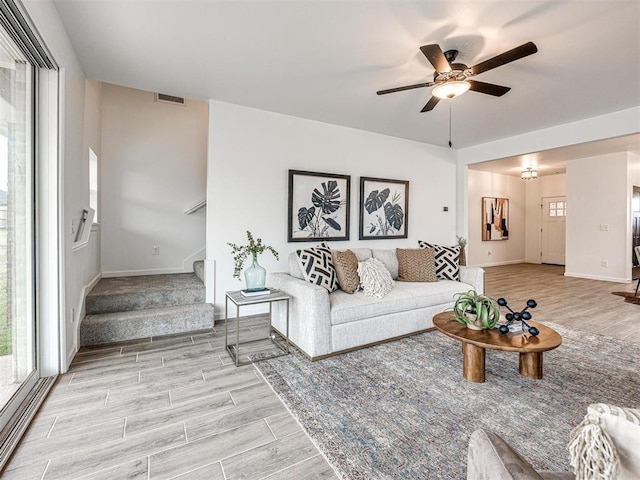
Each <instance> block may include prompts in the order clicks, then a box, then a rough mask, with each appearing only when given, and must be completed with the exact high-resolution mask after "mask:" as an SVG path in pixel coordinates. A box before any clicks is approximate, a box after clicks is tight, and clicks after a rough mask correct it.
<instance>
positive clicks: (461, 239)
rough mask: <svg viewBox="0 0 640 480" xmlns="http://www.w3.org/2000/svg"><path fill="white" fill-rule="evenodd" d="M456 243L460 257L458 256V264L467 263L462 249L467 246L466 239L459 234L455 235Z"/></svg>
mask: <svg viewBox="0 0 640 480" xmlns="http://www.w3.org/2000/svg"><path fill="white" fill-rule="evenodd" d="M456 244H457V245H458V246H459V247H460V257H458V264H459V265H466V264H467V256H466V254H465V251H464V249H465V248H466V246H467V239H466V238H464V237H461V236H459V235H458V236H456Z"/></svg>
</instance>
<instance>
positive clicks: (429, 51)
mask: <svg viewBox="0 0 640 480" xmlns="http://www.w3.org/2000/svg"><path fill="white" fill-rule="evenodd" d="M420 51H421V52H422V53H423V54H424V56H425V57H427V60H429V63H431V65H433V68H435V69H436V71H435V72H434V73H433V82H426V83H416V84H415V85H406V86H404V87H397V88H390V89H388V90H380V91H378V92H376V93H377V94H378V95H386V94H387V93H394V92H401V91H403V90H411V89H413V88H422V87H433V86H435V87H436V88H434V89H433V91H432V92H431V93H432V97H431V99H430V100H429V101H428V102H427V104H426V105H425V106H424V107H423V108H422V110H420V112H428V111H430V110H433V108H434V107H435V106H436V105H437V104H438V102H439V101H440V100H441V99H444V98H454V97H457V96H458V95H462V94H463V93H464V92H466V91H467V90H472V91H474V92H479V93H485V94H487V95H493V96H494V97H501V96H502V95H504V94H505V93H507V92H508V91H509V90H511V88H510V87H503V86H502V85H496V84H493V83H485V82H479V81H477V80H471V79H470V78H471V77H474V76H476V75H479V74H481V73H483V72H486V71H487V70H491V69H493V68H497V67H500V66H502V65H505V64H507V63H511V62H514V61H516V60H520V59H521V58H524V57H527V56H529V55H532V54H534V53H536V52H537V51H538V47H536V45H535V43H533V42H527V43H525V44H523V45H520V46H519V47H516V48H513V49H511V50H509V51H507V52H504V53H501V54H500V55H496V56H495V57H492V58H490V59H488V60H485V61H484V62H480V63H478V64H477V65H474V66H473V67H467V66H466V65H465V64H464V63H453V62H455V59H456V57H457V56H458V50H447V51H446V52H443V51H442V49H441V48H440V46H439V45H437V44H435V43H434V44H431V45H423V46H422V47H420Z"/></svg>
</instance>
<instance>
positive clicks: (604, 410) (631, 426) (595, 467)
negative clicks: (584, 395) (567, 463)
mask: <svg viewBox="0 0 640 480" xmlns="http://www.w3.org/2000/svg"><path fill="white" fill-rule="evenodd" d="M638 442H640V410H633V409H630V408H620V407H616V406H613V405H607V404H604V403H595V404H592V405H589V408H587V415H586V416H585V417H584V420H583V421H582V423H581V424H580V425H578V426H577V427H576V428H575V429H574V430H573V432H571V441H570V443H569V452H570V454H571V466H572V467H574V469H575V473H576V478H577V479H578V478H579V479H580V480H599V479H603V478H607V479H609V478H611V479H613V478H615V479H616V480H635V479H638V478H640V450H638V448H637V445H638Z"/></svg>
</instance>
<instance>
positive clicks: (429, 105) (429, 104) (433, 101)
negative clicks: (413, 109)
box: [420, 97, 440, 113]
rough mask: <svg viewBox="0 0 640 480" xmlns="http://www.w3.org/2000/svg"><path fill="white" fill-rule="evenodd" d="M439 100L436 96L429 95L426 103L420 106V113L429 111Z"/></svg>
mask: <svg viewBox="0 0 640 480" xmlns="http://www.w3.org/2000/svg"><path fill="white" fill-rule="evenodd" d="M439 101H440V99H439V98H438V97H431V100H429V101H428V102H427V104H426V105H425V106H424V107H422V110H420V113H424V112H430V111H431V110H433V108H434V107H435V106H436V105H437V104H438V102H439Z"/></svg>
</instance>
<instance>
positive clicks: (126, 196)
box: [100, 83, 208, 277]
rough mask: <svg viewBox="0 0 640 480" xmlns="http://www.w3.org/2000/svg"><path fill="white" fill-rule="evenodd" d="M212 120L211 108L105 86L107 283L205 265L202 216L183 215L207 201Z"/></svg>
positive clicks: (103, 215) (104, 258)
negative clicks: (155, 249) (112, 278)
mask: <svg viewBox="0 0 640 480" xmlns="http://www.w3.org/2000/svg"><path fill="white" fill-rule="evenodd" d="M207 115H208V108H207V104H206V103H202V102H194V101H189V100H187V103H186V106H179V105H172V104H167V103H162V102H155V101H154V94H153V93H150V92H144V91H141V90H135V89H131V88H125V87H120V86H116V85H111V84H106V83H105V84H104V85H103V88H102V162H101V167H102V171H101V173H102V181H101V185H100V189H101V202H102V211H101V220H100V221H101V223H102V227H101V228H102V270H103V276H105V277H106V276H120V275H146V274H158V273H175V272H183V271H192V265H191V262H192V261H193V260H194V259H199V258H204V252H203V248H204V245H205V211H204V210H203V209H201V210H199V211H197V212H196V213H194V214H191V215H185V214H184V210H186V209H187V208H189V207H191V206H193V205H194V204H196V203H198V202H199V201H200V200H203V199H204V198H205V195H206V161H207V125H208V119H207ZM154 246H158V247H159V252H160V254H159V255H152V250H153V247H154Z"/></svg>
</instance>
